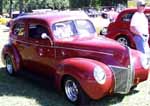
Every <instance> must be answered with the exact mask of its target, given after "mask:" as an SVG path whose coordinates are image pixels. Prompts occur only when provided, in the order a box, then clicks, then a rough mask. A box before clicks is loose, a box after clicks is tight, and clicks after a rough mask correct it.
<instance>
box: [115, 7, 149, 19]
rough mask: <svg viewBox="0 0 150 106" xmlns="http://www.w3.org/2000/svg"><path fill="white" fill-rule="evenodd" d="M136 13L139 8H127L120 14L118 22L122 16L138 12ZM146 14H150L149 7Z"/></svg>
mask: <svg viewBox="0 0 150 106" xmlns="http://www.w3.org/2000/svg"><path fill="white" fill-rule="evenodd" d="M136 11H137V8H126V9H124V10H122V11H121V12H120V13H119V15H118V17H117V19H116V21H118V20H120V18H121V17H122V15H125V14H127V13H134V12H136ZM145 12H149V13H150V8H149V7H146V8H145Z"/></svg>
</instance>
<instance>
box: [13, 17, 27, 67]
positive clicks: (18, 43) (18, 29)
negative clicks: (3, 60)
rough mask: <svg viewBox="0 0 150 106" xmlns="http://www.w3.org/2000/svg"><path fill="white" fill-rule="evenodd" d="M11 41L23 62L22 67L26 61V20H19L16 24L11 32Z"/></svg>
mask: <svg viewBox="0 0 150 106" xmlns="http://www.w3.org/2000/svg"><path fill="white" fill-rule="evenodd" d="M10 40H11V42H12V44H13V45H14V46H13V47H14V48H16V52H17V53H18V54H19V56H20V59H21V60H22V66H24V63H25V61H26V54H27V53H28V52H27V51H26V24H25V20H22V19H19V20H16V21H15V22H14V25H13V27H12V31H10Z"/></svg>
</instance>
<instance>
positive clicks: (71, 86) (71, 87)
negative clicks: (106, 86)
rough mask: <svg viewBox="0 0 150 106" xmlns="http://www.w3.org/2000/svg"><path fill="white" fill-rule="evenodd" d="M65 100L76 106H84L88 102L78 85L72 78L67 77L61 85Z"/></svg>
mask: <svg viewBox="0 0 150 106" xmlns="http://www.w3.org/2000/svg"><path fill="white" fill-rule="evenodd" d="M63 89H64V94H65V96H66V98H67V99H68V100H69V101H70V102H72V103H74V104H77V105H86V104H87V103H88V102H89V98H88V96H87V95H86V94H85V93H84V91H83V90H82V88H81V87H80V84H79V83H78V82H77V81H76V80H75V79H73V78H71V77H67V78H66V79H65V80H64V83H63Z"/></svg>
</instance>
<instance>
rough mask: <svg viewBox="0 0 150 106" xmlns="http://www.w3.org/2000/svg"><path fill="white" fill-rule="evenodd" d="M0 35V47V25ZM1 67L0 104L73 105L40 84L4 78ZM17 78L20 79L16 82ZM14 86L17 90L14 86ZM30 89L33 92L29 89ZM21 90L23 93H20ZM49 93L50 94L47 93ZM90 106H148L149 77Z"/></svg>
mask: <svg viewBox="0 0 150 106" xmlns="http://www.w3.org/2000/svg"><path fill="white" fill-rule="evenodd" d="M0 36H1V38H0V49H1V48H2V47H3V45H4V44H5V42H6V41H7V38H8V28H6V27H4V26H2V25H0ZM3 67H4V66H3V65H2V63H1V62H0V106H29V105H30V106H61V105H62V104H63V106H73V105H72V104H68V103H67V101H66V100H65V99H64V97H63V96H59V95H57V93H54V92H53V91H50V92H49V91H47V90H46V91H45V89H44V90H43V89H42V88H40V86H37V85H32V83H31V82H30V81H26V80H22V79H20V78H11V77H7V78H6V75H5V74H4V73H1V72H2V71H4V68H3ZM5 78H6V79H5ZM18 80H21V81H20V82H18ZM13 83H14V84H13ZM2 86H3V87H2ZM15 86H17V87H16V88H17V90H18V91H17V90H16V88H14V87H15ZM20 87H23V88H20ZM11 88H12V89H11ZM7 89H8V90H7ZM32 89H33V92H31V91H30V90H32ZM19 90H20V91H19ZM28 91H30V92H28ZM13 92H14V93H13ZM15 92H16V93H15ZM22 92H24V93H23V94H22ZM28 93H29V94H28ZM32 93H33V94H32ZM49 93H50V94H51V95H48V94H49ZM14 94H15V96H14ZM17 94H18V95H17ZM35 95H36V96H35ZM49 98H52V100H51V99H49ZM56 100H57V101H56ZM90 106H150V77H149V78H148V80H147V81H145V82H143V83H141V84H139V85H138V86H137V88H136V89H134V90H132V91H131V92H130V93H129V94H127V95H119V94H114V95H112V96H106V97H104V98H103V99H101V100H99V101H91V104H90Z"/></svg>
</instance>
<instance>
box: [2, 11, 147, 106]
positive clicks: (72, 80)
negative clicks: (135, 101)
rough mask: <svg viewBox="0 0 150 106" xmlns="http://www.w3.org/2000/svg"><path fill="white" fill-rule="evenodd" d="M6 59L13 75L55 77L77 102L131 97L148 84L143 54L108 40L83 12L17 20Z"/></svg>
mask: <svg viewBox="0 0 150 106" xmlns="http://www.w3.org/2000/svg"><path fill="white" fill-rule="evenodd" d="M10 30H11V31H10V36H9V37H10V38H9V43H8V44H6V45H5V46H4V47H3V50H2V61H3V63H4V64H5V65H6V71H7V73H8V74H9V75H16V73H18V72H19V71H24V70H28V71H29V72H32V73H34V74H38V75H40V76H43V78H50V79H52V81H53V83H50V84H54V86H55V87H56V88H57V89H58V90H62V91H63V92H64V94H65V96H66V98H67V99H68V100H69V101H70V102H72V103H78V104H82V103H85V102H88V99H89V98H90V99H94V100H98V99H100V98H102V97H104V96H105V95H109V94H112V93H123V94H127V93H128V92H129V91H130V89H131V88H132V87H133V86H135V85H138V84H139V83H140V82H142V81H145V80H147V78H148V70H149V64H147V59H146V58H144V57H143V55H142V53H141V52H139V51H136V50H133V49H130V48H128V47H126V46H122V45H121V44H119V43H118V42H116V41H114V40H111V39H108V38H106V37H103V36H101V37H97V34H96V31H95V28H94V26H93V24H92V22H91V21H90V19H89V18H88V17H87V15H82V13H80V12H55V13H49V14H37V15H25V16H20V17H18V18H15V19H14V20H13V22H12V25H11V28H10ZM83 106H86V105H83Z"/></svg>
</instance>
